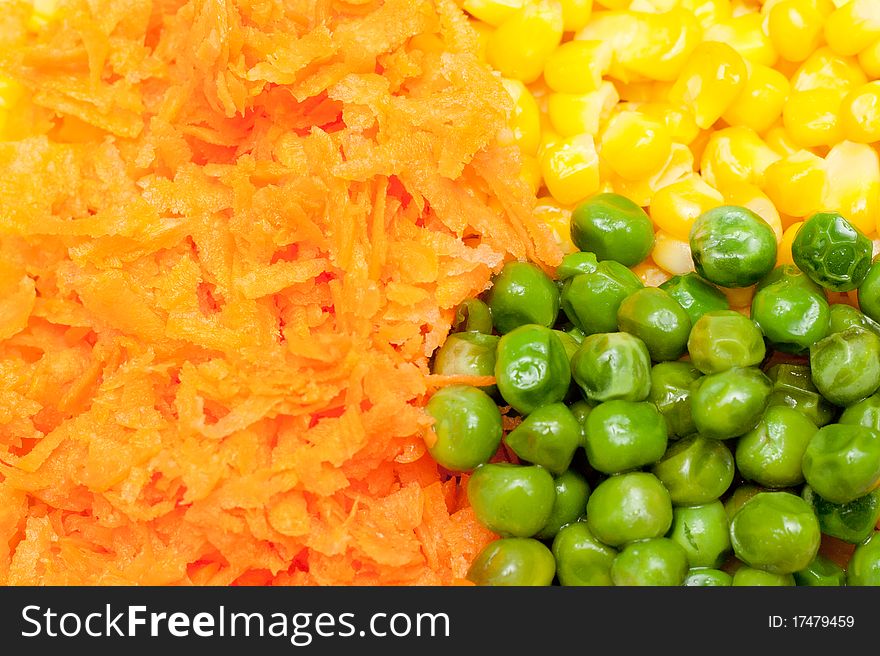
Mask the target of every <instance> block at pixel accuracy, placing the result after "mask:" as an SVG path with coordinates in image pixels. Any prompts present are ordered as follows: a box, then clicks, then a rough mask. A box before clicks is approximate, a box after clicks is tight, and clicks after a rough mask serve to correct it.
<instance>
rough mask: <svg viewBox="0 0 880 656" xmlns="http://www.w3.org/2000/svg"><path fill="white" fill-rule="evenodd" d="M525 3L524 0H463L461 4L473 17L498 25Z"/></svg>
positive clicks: (494, 25)
mask: <svg viewBox="0 0 880 656" xmlns="http://www.w3.org/2000/svg"><path fill="white" fill-rule="evenodd" d="M525 3H526V0H464V2H462V5H461V6H462V8H463V9H464V10H465V11H466V12H467V13H469V14H470V15H471V16H473V17H474V18H477V19H479V20H481V21H483V22H484V23H487V24H489V25H492V26H493V27H498V26H499V25H501V23H503V22H504V21H505V20H507V19H508V18H510V17H511V16H513V14H515V13H516V11H517V9H522V7H523V5H525Z"/></svg>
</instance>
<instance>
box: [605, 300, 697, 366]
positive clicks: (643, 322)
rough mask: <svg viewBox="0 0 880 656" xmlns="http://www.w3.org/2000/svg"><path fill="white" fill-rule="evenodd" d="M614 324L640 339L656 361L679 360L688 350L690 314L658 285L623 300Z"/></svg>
mask: <svg viewBox="0 0 880 656" xmlns="http://www.w3.org/2000/svg"><path fill="white" fill-rule="evenodd" d="M617 326H618V328H619V329H620V330H622V331H625V332H628V333H630V334H631V335H635V336H636V337H638V338H639V339H641V340H642V341H643V342H644V343H645V346H647V347H648V353H650V355H651V359H652V360H654V361H655V362H662V361H665V360H678V359H679V358H680V357H681V356H682V355H684V354H685V352H686V351H687V342H688V337H689V336H690V332H691V320H690V317H689V316H688V314H687V312H685V311H684V308H682V307H681V305H679V303H678V301H676V300H675V299H674V298H673V297H672V296H670V294H669V293H668V292H666V291H664V290H662V289H659V288H657V287H645V288H643V289H639V290H638V291H635V292H633V293H632V294H630V295H629V296H627V297H626V298H625V299H623V302H622V303H621V304H620V307H619V308H618V310H617Z"/></svg>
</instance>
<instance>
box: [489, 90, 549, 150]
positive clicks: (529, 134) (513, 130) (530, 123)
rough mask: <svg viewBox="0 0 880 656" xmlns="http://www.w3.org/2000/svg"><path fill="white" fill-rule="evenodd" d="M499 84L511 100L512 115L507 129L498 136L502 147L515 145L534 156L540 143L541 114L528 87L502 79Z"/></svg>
mask: <svg viewBox="0 0 880 656" xmlns="http://www.w3.org/2000/svg"><path fill="white" fill-rule="evenodd" d="M501 83H502V84H503V85H504V88H505V89H506V90H507V93H508V94H510V97H511V98H512V99H513V114H512V115H511V116H510V117H508V122H507V128H506V130H503V131H502V132H501V134H500V135H498V141H499V142H500V143H501V144H502V145H511V144H514V143H515V144H517V145H519V147H520V149H521V150H522V151H523V152H524V153H525V154H527V155H535V154H536V153H537V152H538V146H539V145H540V143H541V114H540V111H539V110H538V103H537V102H536V101H535V98H534V96H532V94H531V92H530V91H529V89H528V87H526V85H525V84H523V83H522V82H520V81H519V80H511V79H507V78H502V80H501Z"/></svg>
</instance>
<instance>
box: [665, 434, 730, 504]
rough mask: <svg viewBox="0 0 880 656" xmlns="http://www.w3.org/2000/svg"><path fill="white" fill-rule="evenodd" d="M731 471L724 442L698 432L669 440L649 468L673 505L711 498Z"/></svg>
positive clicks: (719, 492) (718, 493)
mask: <svg viewBox="0 0 880 656" xmlns="http://www.w3.org/2000/svg"><path fill="white" fill-rule="evenodd" d="M734 470H735V465H734V461H733V454H732V453H731V452H730V449H729V448H728V447H727V445H726V444H725V443H724V442H721V441H720V440H715V439H712V438H708V437H703V436H702V435H692V436H690V437H686V438H684V439H682V440H678V441H677V442H672V443H670V445H669V448H668V449H666V453H665V454H664V455H663V457H662V458H661V459H660V460H658V461H657V462H656V463H654V465H653V467H652V468H651V472H652V473H653V474H654V475H655V476H656V477H657V478H658V479H660V480H661V481H662V482H663V485H664V486H665V487H666V488H667V489H668V490H669V494H670V497H671V498H672V502H673V503H675V504H676V505H697V504H704V503H710V502H711V501H715V499H718V498H719V497H721V495H722V494H724V493H725V492H726V491H727V489H728V488H729V487H730V484H731V483H732V482H733V476H734Z"/></svg>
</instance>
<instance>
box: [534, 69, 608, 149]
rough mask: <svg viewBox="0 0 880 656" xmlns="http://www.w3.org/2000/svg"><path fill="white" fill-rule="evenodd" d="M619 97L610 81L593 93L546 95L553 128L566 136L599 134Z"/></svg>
mask: <svg viewBox="0 0 880 656" xmlns="http://www.w3.org/2000/svg"><path fill="white" fill-rule="evenodd" d="M618 100H619V98H618V96H617V90H616V89H615V88H614V85H613V84H611V83H610V82H603V83H602V84H601V85H600V86H599V88H598V89H597V90H596V91H592V92H590V93H583V94H572V93H551V94H550V95H549V96H548V97H547V116H548V118H549V119H550V125H551V126H552V127H553V129H554V130H555V131H556V132H558V133H559V134H560V135H562V136H564V137H570V136H573V135H576V134H581V133H587V134H591V135H593V136H596V135H597V134H599V127H600V125H601V123H602V121H604V120H605V119H607V118H608V117H609V116H610V115H611V111H612V110H613V109H614V107H615V106H616V105H617V102H618Z"/></svg>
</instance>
